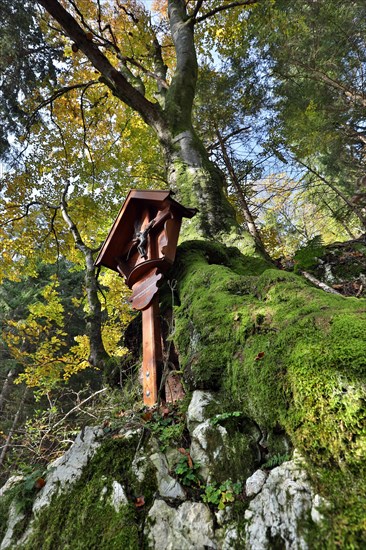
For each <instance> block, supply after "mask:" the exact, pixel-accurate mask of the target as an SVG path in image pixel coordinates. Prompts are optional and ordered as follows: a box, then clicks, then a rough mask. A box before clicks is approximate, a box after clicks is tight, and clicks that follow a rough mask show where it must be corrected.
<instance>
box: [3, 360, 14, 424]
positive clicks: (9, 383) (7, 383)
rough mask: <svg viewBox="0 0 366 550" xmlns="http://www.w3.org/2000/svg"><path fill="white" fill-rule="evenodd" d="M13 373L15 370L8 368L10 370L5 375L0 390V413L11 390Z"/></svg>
mask: <svg viewBox="0 0 366 550" xmlns="http://www.w3.org/2000/svg"><path fill="white" fill-rule="evenodd" d="M15 375H16V372H15V370H13V369H10V371H9V372H8V373H7V375H6V378H5V381H4V384H3V387H2V390H1V394H0V414H1V413H2V412H3V410H4V408H5V403H6V401H7V399H8V397H9V394H10V392H11V387H12V384H13V380H14V378H15Z"/></svg>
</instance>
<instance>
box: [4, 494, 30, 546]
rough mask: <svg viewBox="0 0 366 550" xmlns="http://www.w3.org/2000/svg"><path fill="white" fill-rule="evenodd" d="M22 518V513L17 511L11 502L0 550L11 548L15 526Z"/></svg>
mask: <svg viewBox="0 0 366 550" xmlns="http://www.w3.org/2000/svg"><path fill="white" fill-rule="evenodd" d="M23 518H24V514H22V513H19V512H18V511H17V509H16V506H15V503H12V504H11V505H10V509H9V515H8V524H7V529H6V532H5V535H4V538H3V540H2V543H1V546H0V550H5V549H6V548H11V546H12V544H13V542H14V541H13V536H14V532H15V529H16V526H17V525H18V523H19V522H20V521H22V519H23Z"/></svg>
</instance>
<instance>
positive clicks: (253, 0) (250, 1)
mask: <svg viewBox="0 0 366 550" xmlns="http://www.w3.org/2000/svg"><path fill="white" fill-rule="evenodd" d="M258 1H259V0H245V2H230V4H225V5H224V6H218V7H217V8H214V9H213V10H211V11H209V12H207V13H205V14H204V15H201V17H197V18H196V19H194V21H193V22H194V24H196V23H201V21H204V20H205V19H208V18H209V17H212V16H213V15H216V13H219V12H220V11H224V10H230V9H231V8H236V7H239V6H251V5H253V4H257V2H258ZM196 7H197V6H196Z"/></svg>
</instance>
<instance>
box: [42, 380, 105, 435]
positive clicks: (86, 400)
mask: <svg viewBox="0 0 366 550" xmlns="http://www.w3.org/2000/svg"><path fill="white" fill-rule="evenodd" d="M107 389H108V388H102V389H101V390H98V391H96V392H94V393H93V394H92V395H89V397H87V398H86V399H84V400H83V401H81V402H80V403H79V404H78V405H76V406H75V407H73V408H72V409H70V410H69V411H68V412H67V413H66V414H65V416H64V417H63V418H61V420H59V421H58V422H56V424H54V425H53V426H51V427H50V428H49V430H48V431H51V430H54V429H55V428H56V427H57V426H59V425H60V424H62V422H64V421H65V420H66V418H67V417H68V416H70V414H72V413H73V412H74V411H76V410H77V409H80V407H81V406H82V405H84V403H87V402H88V401H90V400H91V399H93V397H95V396H96V395H98V394H100V393H102V392H105V391H107Z"/></svg>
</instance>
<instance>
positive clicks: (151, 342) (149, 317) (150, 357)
mask: <svg viewBox="0 0 366 550" xmlns="http://www.w3.org/2000/svg"><path fill="white" fill-rule="evenodd" d="M142 351H143V354H142V355H143V360H142V372H143V378H142V380H143V383H142V387H143V392H144V404H145V405H147V406H148V407H152V406H154V405H155V404H156V403H157V401H158V397H159V388H160V384H161V377H162V374H163V373H162V369H163V354H162V348H161V330H160V312H159V298H158V294H155V296H154V298H153V299H152V301H151V303H150V306H149V307H148V308H146V309H144V310H143V311H142Z"/></svg>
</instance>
